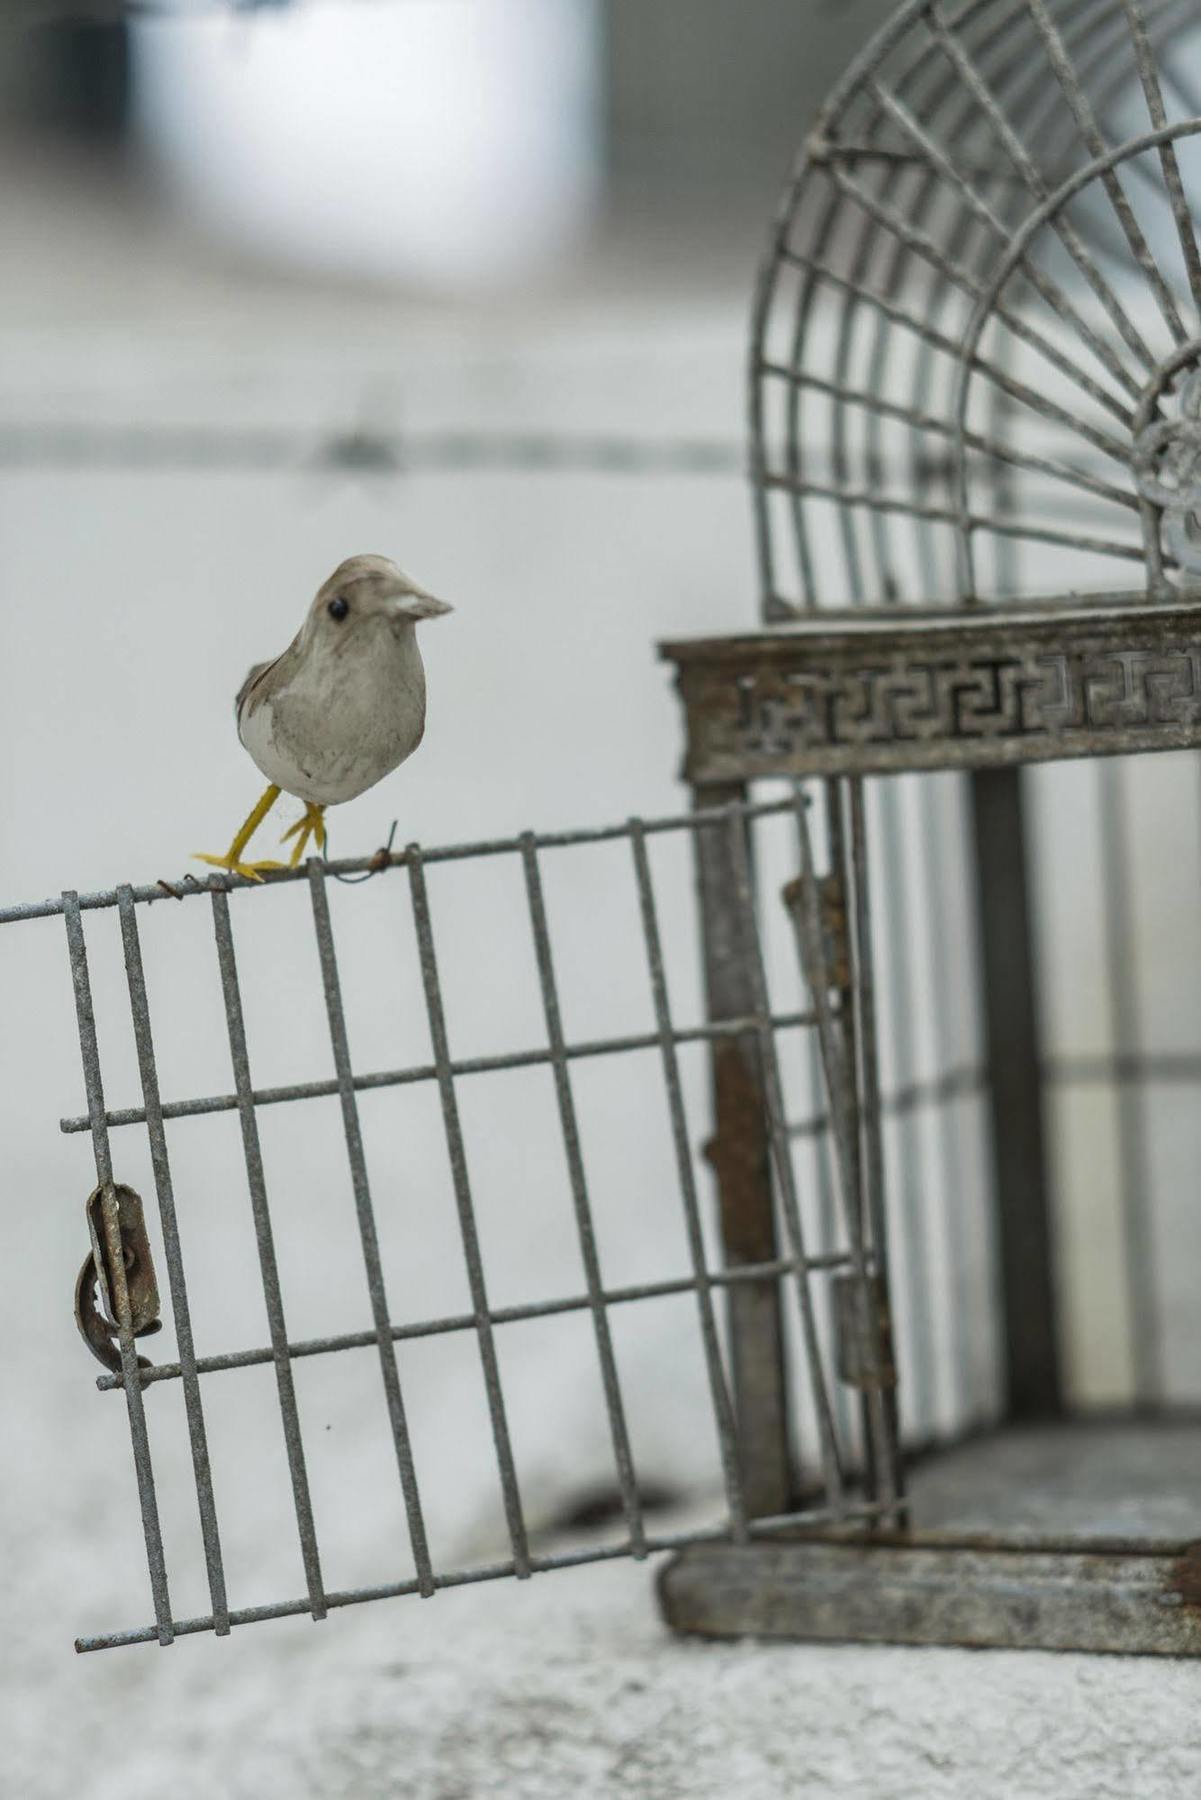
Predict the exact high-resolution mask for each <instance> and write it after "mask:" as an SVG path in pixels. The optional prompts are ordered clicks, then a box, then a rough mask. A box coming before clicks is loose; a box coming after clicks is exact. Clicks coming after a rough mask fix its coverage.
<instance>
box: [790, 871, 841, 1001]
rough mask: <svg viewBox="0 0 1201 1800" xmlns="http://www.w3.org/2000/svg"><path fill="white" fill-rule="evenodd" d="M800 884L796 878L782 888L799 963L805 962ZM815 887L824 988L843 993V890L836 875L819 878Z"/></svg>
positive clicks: (799, 876) (801, 888)
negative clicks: (794, 930) (790, 917)
mask: <svg viewBox="0 0 1201 1800" xmlns="http://www.w3.org/2000/svg"><path fill="white" fill-rule="evenodd" d="M804 882H805V877H804V876H803V875H798V876H796V877H795V878H794V879H793V880H792V881H790V882H788V883H787V884H786V885H785V887H784V890H783V894H782V898H783V901H784V905H785V906H786V907H787V909H788V911H789V913H790V914H791V916H792V920H793V923H794V925H795V926H796V928H797V936H798V941H799V942H800V944H801V951H802V955H801V960H802V963H804V962H806V961H807V960H808V959H807V957H806V956H805V948H806V946H805V941H804V938H803V937H802V935H801V934H802V933H803V931H804V928H805V918H804V911H803V908H804ZM816 886H817V912H818V920H819V923H820V929H821V947H820V955H821V964H820V966H821V969H822V971H823V974H824V976H825V985H826V987H828V988H829V989H831V991H833V992H837V993H845V992H846V991H847V990H848V989H849V987H850V985H851V940H850V933H849V930H848V925H847V900H846V890H845V888H844V886H843V883H842V878H841V877H840V876H838V875H820V876H818V878H817V883H816Z"/></svg>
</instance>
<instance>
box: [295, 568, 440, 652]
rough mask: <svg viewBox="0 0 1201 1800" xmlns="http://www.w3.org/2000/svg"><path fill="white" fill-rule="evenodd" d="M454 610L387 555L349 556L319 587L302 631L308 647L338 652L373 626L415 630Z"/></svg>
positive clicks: (397, 629) (304, 645) (303, 640)
mask: <svg viewBox="0 0 1201 1800" xmlns="http://www.w3.org/2000/svg"><path fill="white" fill-rule="evenodd" d="M453 610H454V609H453V607H450V606H448V605H447V604H446V602H445V600H435V598H434V596H433V595H432V594H427V593H426V591H425V589H424V588H423V587H419V586H418V585H417V583H416V582H415V581H414V580H413V579H412V577H411V576H408V575H406V574H405V572H404V570H403V569H398V568H397V566H396V564H395V563H394V562H393V561H392V560H391V558H390V557H387V556H348V557H347V559H346V561H345V562H344V563H339V564H338V567H337V568H336V569H335V570H334V572H333V574H332V575H331V576H330V577H329V580H328V581H325V582H323V583H322V584H321V586H320V587H319V588H318V589H317V594H316V598H315V599H314V601H313V604H312V605H311V606H310V608H309V614H308V618H307V619H306V620H305V622H304V627H303V629H302V631H301V643H302V645H303V647H304V648H306V649H307V648H309V647H312V648H313V649H317V650H331V651H337V650H340V649H341V648H342V647H343V646H344V645H347V644H350V643H353V642H354V641H355V640H356V639H358V638H360V637H361V635H362V634H363V632H364V630H365V629H367V628H369V627H372V626H376V627H378V626H380V625H388V626H390V627H391V628H392V629H393V630H394V631H402V630H405V629H411V628H412V627H413V626H414V625H416V624H418V623H419V622H420V621H421V620H422V619H437V618H440V617H441V616H442V614H443V613H448V612H452V611H453Z"/></svg>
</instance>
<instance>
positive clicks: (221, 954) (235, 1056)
mask: <svg viewBox="0 0 1201 1800" xmlns="http://www.w3.org/2000/svg"><path fill="white" fill-rule="evenodd" d="M210 885H211V892H212V900H213V931H214V935H215V937H216V940H217V967H218V969H219V971H220V975H221V992H222V996H223V998H224V1001H225V1026H226V1031H227V1033H228V1036H229V1054H230V1061H231V1063H232V1065H233V1076H234V1092H235V1094H236V1095H237V1101H238V1121H239V1123H240V1125H241V1128H242V1154H243V1159H244V1161H245V1164H246V1185H247V1187H248V1189H249V1192H250V1209H251V1212H252V1214H253V1217H254V1235H255V1241H256V1243H257V1245H258V1254H259V1272H260V1275H261V1277H262V1283H263V1301H264V1304H265V1306H266V1309H267V1327H268V1330H269V1332H270V1336H271V1358H272V1362H273V1363H274V1365H275V1385H276V1390H277V1392H278V1395H279V1412H280V1420H281V1423H282V1425H283V1433H284V1448H285V1450H286V1452H287V1457H288V1473H289V1475H290V1477H291V1481H292V1504H293V1507H294V1509H295V1512H296V1529H297V1532H298V1534H299V1537H300V1554H301V1559H302V1561H303V1564H304V1575H305V1583H306V1586H307V1589H308V1597H309V1610H310V1612H311V1613H312V1615H313V1618H314V1619H323V1618H324V1617H325V1613H326V1606H325V1588H324V1584H323V1582H322V1578H321V1559H320V1556H319V1555H318V1551H317V1534H316V1531H315V1530H314V1527H313V1503H312V1500H311V1498H310V1495H309V1478H308V1471H307V1469H306V1467H305V1460H304V1440H303V1438H302V1436H301V1431H300V1414H299V1412H298V1410H297V1406H296V1386H295V1382H294V1380H293V1377H292V1363H291V1360H290V1358H289V1355H288V1328H287V1323H286V1321H285V1319H284V1303H283V1296H282V1294H281V1292H280V1285H279V1269H278V1266H277V1264H276V1260H275V1237H274V1234H273V1232H272V1229H271V1210H270V1207H269V1205H268V1201H267V1182H266V1179H265V1177H264V1174H263V1153H262V1148H261V1146H260V1144H259V1127H258V1120H257V1119H256V1117H255V1111H254V1088H253V1084H252V1082H251V1079H250V1062H249V1059H248V1057H247V1054H246V1026H245V1022H244V1020H243V1018H242V992H241V988H240V987H239V985H238V965H237V960H236V958H235V955H234V940H233V932H232V930H231V928H230V922H229V896H228V895H227V894H226V892H225V889H224V888H223V887H222V886H221V885H220V880H219V878H218V877H217V876H213V877H212V880H211V884H210Z"/></svg>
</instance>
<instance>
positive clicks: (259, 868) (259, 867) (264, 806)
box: [195, 782, 284, 881]
mask: <svg viewBox="0 0 1201 1800" xmlns="http://www.w3.org/2000/svg"><path fill="white" fill-rule="evenodd" d="M278 799H279V789H278V788H277V787H276V785H275V783H274V782H272V784H271V786H270V787H269V788H268V789H267V791H266V792H265V793H264V795H263V796H262V798H261V799H260V801H259V803H258V805H257V806H256V807H255V808H254V811H253V812H252V813H251V814H250V815H249V817H248V818H247V819H246V820H245V822H244V823H243V824H242V826H241V827H240V829H239V830H238V833H237V835H236V836H235V838H234V841H233V843H232V844H231V845H230V846H229V849H228V850H227V851H226V852H225V855H224V856H206V855H205V853H204V852H203V851H201V850H197V851H196V852H195V856H196V860H197V862H205V863H211V864H212V866H213V868H214V869H228V870H229V872H230V874H231V875H243V876H245V877H246V879H247V880H249V881H261V880H262V879H263V873H264V871H265V870H268V869H282V868H283V866H284V865H283V863H281V862H272V861H270V860H268V861H265V862H243V861H242V852H243V850H245V848H246V846H247V844H248V843H249V842H250V840H251V838H252V837H253V836H254V834H255V832H256V831H257V830H258V828H259V826H260V825H261V824H262V822H263V820H264V819H265V818H266V817H267V814H268V813H269V812H270V811H271V808H272V807H273V806H274V805H275V802H276V801H277V800H278Z"/></svg>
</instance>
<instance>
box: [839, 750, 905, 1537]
mask: <svg viewBox="0 0 1201 1800" xmlns="http://www.w3.org/2000/svg"><path fill="white" fill-rule="evenodd" d="M847 799H848V804H849V809H850V826H851V830H850V838H851V876H852V888H853V893H854V904H855V946H856V957H855V996H856V1002H857V1006H858V1013H859V1030H858V1039H859V1084H860V1089H861V1091H862V1094H863V1108H862V1123H863V1136H864V1156H863V1172H864V1180H865V1185H866V1190H867V1191H866V1195H865V1199H866V1210H867V1219H868V1223H869V1225H870V1227H871V1234H872V1250H873V1253H874V1256H875V1262H876V1270H877V1273H878V1275H879V1278H880V1280H881V1282H882V1284H883V1287H884V1294H885V1313H884V1317H883V1318H882V1319H881V1321H880V1330H881V1334H882V1337H883V1339H884V1340H885V1342H884V1348H885V1351H886V1355H887V1358H888V1361H889V1362H890V1363H891V1361H892V1321H891V1309H890V1305H889V1302H888V1298H887V1296H888V1289H889V1260H888V1216H887V1213H886V1211H885V1205H884V1149H883V1143H882V1140H881V1132H880V1117H881V1114H880V1058H879V1047H878V1044H877V1041H876V970H875V957H874V955H873V953H872V920H871V890H870V879H869V874H868V856H867V818H866V813H865V809H864V787H863V778H862V776H853V777H852V778H851V779H850V780H849V781H848V782H847ZM870 1399H871V1401H872V1403H873V1406H875V1407H876V1408H878V1412H879V1415H880V1416H879V1419H878V1422H877V1424H876V1432H877V1433H878V1435H879V1436H881V1437H882V1438H883V1452H884V1460H883V1464H882V1466H878V1467H877V1471H876V1475H877V1482H878V1491H879V1493H880V1494H881V1496H882V1498H884V1499H885V1500H886V1501H889V1502H892V1501H895V1500H897V1499H898V1498H899V1497H900V1494H901V1491H902V1482H901V1469H900V1461H899V1458H898V1455H897V1395H896V1387H895V1385H890V1386H881V1387H880V1388H879V1389H878V1390H877V1391H876V1392H875V1393H874V1394H872V1395H871V1396H870Z"/></svg>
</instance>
